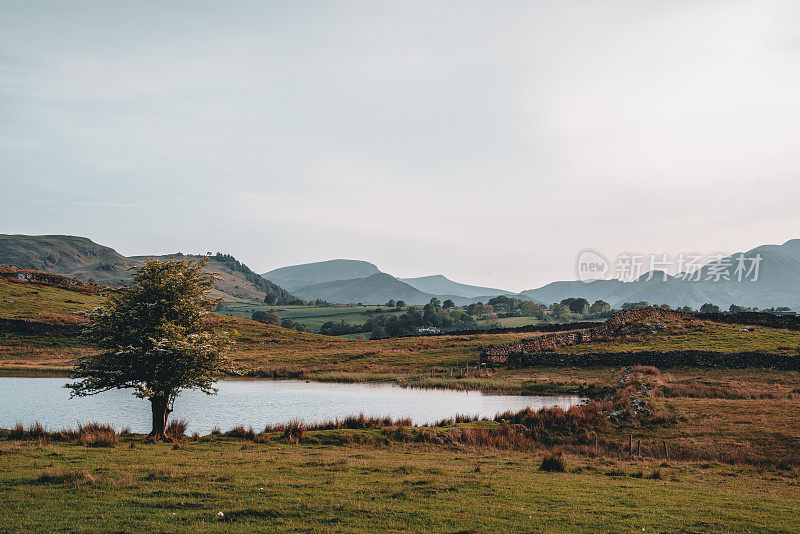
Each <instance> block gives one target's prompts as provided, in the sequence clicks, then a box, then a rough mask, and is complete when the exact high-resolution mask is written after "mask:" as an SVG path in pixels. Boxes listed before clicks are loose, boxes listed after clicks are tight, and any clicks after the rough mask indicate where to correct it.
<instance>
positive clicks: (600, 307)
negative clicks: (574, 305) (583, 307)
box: [589, 300, 611, 315]
mask: <svg viewBox="0 0 800 534" xmlns="http://www.w3.org/2000/svg"><path fill="white" fill-rule="evenodd" d="M609 311H611V304H609V303H608V302H606V301H604V300H596V301H594V304H592V306H591V307H590V308H589V313H591V314H594V315H598V314H601V313H606V312H609Z"/></svg>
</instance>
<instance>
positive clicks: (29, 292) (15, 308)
mask: <svg viewBox="0 0 800 534" xmlns="http://www.w3.org/2000/svg"><path fill="white" fill-rule="evenodd" d="M105 300H106V299H105V297H101V296H98V295H87V294H85V293H81V292H79V291H70V290H67V289H62V288H59V287H52V286H45V285H28V284H16V283H11V282H6V281H4V280H3V279H0V318H5V319H30V320H39V321H43V322H58V321H57V319H58V316H61V315H71V314H74V313H75V312H78V311H91V310H92V309H94V308H95V307H97V306H100V305H102V304H103V303H104V302H105ZM54 318H55V320H54Z"/></svg>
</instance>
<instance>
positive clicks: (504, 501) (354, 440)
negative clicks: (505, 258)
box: [0, 284, 800, 532]
mask: <svg viewBox="0 0 800 534" xmlns="http://www.w3.org/2000/svg"><path fill="white" fill-rule="evenodd" d="M7 300H11V301H12V302H10V303H9V302H7ZM98 304H100V301H99V300H98V298H97V297H92V296H87V295H83V294H81V293H76V292H72V291H67V290H63V289H54V288H47V287H34V286H25V285H21V284H0V317H6V318H25V319H31V320H37V321H41V322H70V319H69V318H70V317H78V316H76V315H74V314H75V313H76V312H80V311H86V310H90V309H92V308H93V307H94V306H96V305H98ZM343 308H344V309H342V310H341V311H342V312H343V314H344V315H347V314H348V313H352V311H353V310H351V309H347V308H352V307H343ZM331 309H332V308H319V309H318V310H313V309H307V308H306V307H295V308H293V309H292V310H288V309H287V311H292V312H294V313H298V314H302V313H307V314H309V315H310V316H313V314H314V313H319V312H321V311H322V310H325V311H327V312H330V311H331ZM334 309H335V308H334ZM208 320H209V322H210V323H211V324H213V325H214V327H215V328H217V329H219V330H226V331H235V332H236V333H235V336H234V337H235V339H236V341H237V343H236V345H235V348H234V352H233V357H234V359H235V360H236V361H237V362H239V363H240V364H241V365H242V366H243V367H244V368H245V369H246V370H247V372H248V373H249V374H250V375H252V376H263V377H276V378H280V377H304V378H309V379H314V380H323V381H371V380H392V379H393V380H397V381H398V383H399V384H402V385H409V386H415V387H441V388H458V389H480V390H485V391H502V392H508V393H529V394H560V393H577V394H581V395H587V396H592V397H600V396H601V395H611V394H613V397H611V398H613V399H614V400H613V402H614V403H615V404H614V406H615V407H616V406H617V405H620V406H628V407H630V406H633V404H632V403H633V402H634V399H636V402H643V403H645V406H646V408H647V412H646V414H649V415H642V416H633V417H632V418H625V417H623V418H621V419H615V418H611V417H609V418H608V423H604V424H602V425H599V426H595V427H591V428H589V427H586V428H584V427H578V428H577V429H573V430H571V431H570V432H569V433H567V434H564V436H563V439H562V438H559V437H558V436H559V435H558V434H556V435H555V437H553V436H551V437H548V438H547V439H546V440H539V439H538V438H537V440H536V442H535V444H534V445H530V443H529V444H528V446H526V447H521V446H504V447H500V446H490V445H485V444H484V445H480V446H479V445H465V444H464V443H465V442H461V443H446V444H435V443H428V442H426V443H411V442H406V441H398V440H395V439H394V438H391V435H392V434H387V433H386V432H387V431H386V430H380V429H361V430H345V429H334V430H316V431H309V432H308V435H307V437H306V438H305V440H303V442H302V443H300V444H296V445H295V444H289V443H287V442H286V440H284V439H282V438H281V436H280V434H276V435H271V436H270V439H269V442H263V443H260V442H255V441H253V440H246V439H239V438H233V437H225V436H213V437H206V438H200V439H186V440H184V442H183V444H182V445H181V446H179V447H177V448H176V449H173V447H172V446H171V445H164V444H147V443H144V442H143V439H142V437H141V436H126V437H122V438H120V442H119V443H118V444H117V446H116V447H113V448H93V447H86V446H83V445H80V444H79V443H78V442H54V441H50V442H47V441H44V440H40V441H36V440H33V441H16V440H12V439H8V438H9V436H10V435H9V434H5V437H0V492H1V493H0V494H2V495H3V498H2V499H0V512H1V513H0V532H5V531H53V530H59V529H61V530H66V531H75V532H81V531H86V532H92V531H109V530H111V531H128V530H132V529H136V530H141V531H159V532H178V531H186V530H190V531H195V532H217V531H219V532H235V531H247V530H254V529H260V530H279V531H292V532H330V531H355V532H358V531H362V532H366V531H398V532H399V531H441V532H469V531H472V532H530V531H554V530H560V531H564V530H571V531H575V530H578V531H597V530H611V531H634V530H635V531H637V532H641V531H642V530H643V529H644V531H645V532H649V531H658V532H665V531H676V532H677V531H688V532H718V531H733V532H739V531H741V532H745V531H759V532H762V531H766V532H769V531H772V532H796V531H798V530H799V529H800V514H798V512H800V478H799V477H800V426H799V425H798V424H797V421H798V420H800V372H796V371H777V370H773V369H762V368H751V369H694V368H672V369H661V370H659V369H655V368H634V369H633V372H631V373H630V374H628V371H630V370H623V369H620V368H616V367H611V366H605V367H555V366H553V367H547V366H545V367H535V368H524V369H475V368H474V367H473V368H472V369H471V370H470V371H469V372H466V373H461V372H459V370H460V369H463V368H464V366H465V365H472V366H474V364H475V362H476V361H477V360H478V355H479V354H480V351H481V350H482V349H483V348H485V347H487V346H489V345H494V344H501V343H507V342H509V341H514V340H517V339H521V338H526V337H531V336H532V335H534V334H530V333H528V334H480V335H469V336H452V335H451V336H432V337H419V338H399V339H384V340H375V341H372V340H365V339H344V338H333V337H326V336H320V335H317V334H310V333H301V332H297V331H294V330H288V329H283V328H280V327H274V326H270V325H265V324H262V323H258V322H254V321H251V320H249V319H243V318H239V317H234V316H230V315H212V316H210V317H209V319H208ZM664 326H665V328H663V329H657V330H655V331H653V329H651V327H650V326H648V327H646V328H634V329H633V330H632V331H630V332H628V333H625V334H623V335H622V336H620V337H618V338H616V339H614V340H611V341H606V342H597V343H591V344H582V345H576V346H572V347H567V348H566V349H565V350H570V351H592V352H594V351H602V350H611V351H619V350H631V351H636V350H652V349H655V350H677V349H686V348H706V349H710V350H720V351H737V352H738V351H741V350H767V351H770V352H776V353H780V354H786V355H787V356H788V355H795V354H797V347H798V345H800V333H798V332H793V331H786V330H779V329H771V328H766V327H747V329H748V331H747V332H740V331H739V330H741V328H742V327H741V326H739V325H726V324H718V323H711V322H708V321H700V320H696V319H689V320H684V321H680V322H676V323H675V324H665V325H664ZM659 328H660V327H659ZM93 352H94V349H93V348H91V347H89V346H86V345H85V344H84V343H83V342H82V341H81V340H79V339H78V338H75V337H69V336H66V337H65V336H59V335H30V334H20V333H12V332H3V333H0V370H5V371H6V372H13V373H22V372H45V371H60V372H64V371H66V370H68V369H69V367H70V365H71V362H72V361H73V360H74V359H75V358H77V357H80V356H83V355H87V354H91V353H93ZM607 398H608V397H607ZM603 402H607V401H603ZM626 413H627V412H626ZM604 417H605V416H604ZM604 421H605V419H604ZM562 424H564V425H566V426H564V428H569V423H562ZM470 428H485V429H488V430H491V431H497V429H500V428H502V426H501V425H499V424H498V423H496V422H476V423H463V424H461V425H456V426H455V427H447V428H443V429H432V431H433V432H434V433H435V432H437V431H442V432H446V431H462V430H464V429H470ZM510 428H515V427H513V425H512V427H510ZM595 435H596V436H597V438H598V442H599V444H600V448H599V450H598V452H595V451H594V450H593V448H592V446H591V443H592V440H593V438H594V436H595ZM412 441H413V440H412ZM629 441H635V442H636V443H638V444H639V448H640V450H641V453H642V459H638V460H637V459H631V458H629V457H628V454H626V453H625V450H626V446H627V443H628V442H629ZM665 443H667V444H668V447H669V460H666V461H665V457H664V454H663V452H662V450H663V449H662V447H663V446H664V444H665ZM559 448H563V449H565V451H566V452H565V453H564V454H565V458H566V464H567V469H566V472H563V473H550V472H544V471H540V470H539V466H540V465H541V463H542V459H543V457H544V456H545V455H550V454H553V452H554V451H555V450H557V449H559ZM34 504H35V505H34ZM219 512H222V515H221V516H219V515H218V513H219Z"/></svg>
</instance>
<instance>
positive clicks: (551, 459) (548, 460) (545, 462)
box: [539, 452, 567, 473]
mask: <svg viewBox="0 0 800 534" xmlns="http://www.w3.org/2000/svg"><path fill="white" fill-rule="evenodd" d="M539 470H540V471H548V472H550V473H563V472H564V471H566V470H567V464H566V462H565V461H564V456H563V455H562V454H561V452H554V453H552V454H548V455H547V456H545V457H544V458H543V459H542V465H541V466H539Z"/></svg>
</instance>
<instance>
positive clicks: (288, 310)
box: [216, 302, 406, 335]
mask: <svg viewBox="0 0 800 534" xmlns="http://www.w3.org/2000/svg"><path fill="white" fill-rule="evenodd" d="M258 310H263V311H274V312H275V313H277V314H278V316H279V317H280V318H281V319H292V320H293V321H295V322H298V323H300V324H303V325H305V327H306V329H308V331H310V332H316V331H318V330H319V328H320V327H321V326H322V325H323V324H325V323H327V322H328V321H344V322H345V323H347V324H351V325H358V324H363V323H364V322H365V321H366V320H367V319H369V318H371V317H377V316H379V315H383V316H386V317H389V316H392V315H400V314H402V313H405V311H406V310H405V309H402V310H395V309H394V308H387V307H386V306H357V305H343V304H342V305H334V306H267V305H265V304H257V303H247V302H224V303H222V304H221V305H220V306H219V307H218V308H217V310H216V311H217V312H218V313H224V314H228V315H235V316H236V317H243V318H247V319H249V318H250V317H251V316H252V315H253V312H254V311H258ZM367 335H369V334H367Z"/></svg>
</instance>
